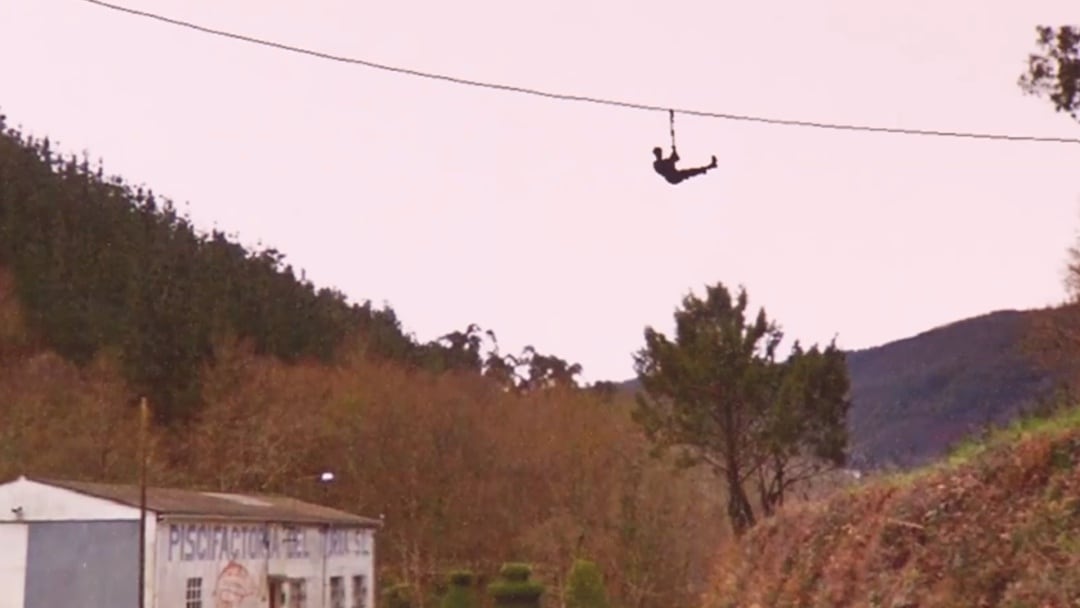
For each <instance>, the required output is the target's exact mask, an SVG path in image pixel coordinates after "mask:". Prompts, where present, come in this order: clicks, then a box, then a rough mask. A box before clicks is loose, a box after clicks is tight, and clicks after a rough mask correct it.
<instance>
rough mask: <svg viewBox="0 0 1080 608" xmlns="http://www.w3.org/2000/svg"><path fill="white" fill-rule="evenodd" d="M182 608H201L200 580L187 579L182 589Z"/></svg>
mask: <svg viewBox="0 0 1080 608" xmlns="http://www.w3.org/2000/svg"><path fill="white" fill-rule="evenodd" d="M184 608H202V579H201V578H189V579H187V586H186V587H185V588H184Z"/></svg>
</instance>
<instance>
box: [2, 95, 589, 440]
mask: <svg viewBox="0 0 1080 608" xmlns="http://www.w3.org/2000/svg"><path fill="white" fill-rule="evenodd" d="M0 266H2V267H6V268H9V269H11V270H12V272H13V273H14V281H15V286H16V289H17V291H18V297H19V300H20V301H21V302H22V303H23V305H24V307H25V310H26V314H27V323H28V325H29V327H30V329H31V330H32V332H33V333H34V334H35V335H36V336H38V337H39V338H40V339H41V340H43V341H44V343H45V344H46V345H48V346H49V347H50V348H51V349H53V350H55V351H56V352H57V353H59V354H61V355H62V356H64V357H65V358H67V359H69V360H71V361H73V362H75V363H77V364H79V365H82V364H85V363H86V362H88V361H89V360H91V359H92V358H93V357H94V356H95V355H96V354H97V353H99V352H102V351H110V352H115V353H117V356H118V360H119V361H120V364H121V367H122V371H123V374H124V377H125V378H126V379H127V381H128V382H129V383H130V384H131V385H132V386H133V387H135V388H136V390H138V391H141V392H144V393H147V394H148V395H149V396H150V397H151V398H152V399H153V400H154V402H155V403H157V404H158V405H159V409H158V414H159V415H160V417H161V419H162V420H163V421H166V422H168V421H171V420H175V419H185V418H187V417H189V416H190V415H191V414H192V413H193V412H194V411H196V410H197V409H198V407H199V406H200V404H201V403H203V401H204V400H203V391H202V381H203V378H202V376H201V374H200V370H202V368H203V367H204V366H205V365H206V364H207V363H212V362H213V361H214V360H215V352H214V343H215V340H217V339H219V338H223V337H226V336H235V337H237V338H240V339H244V340H249V341H250V342H251V344H252V345H253V346H254V348H255V352H256V353H258V354H260V355H272V356H274V357H277V358H279V359H280V360H282V361H286V362H296V361H304V360H309V361H320V362H324V363H328V362H332V361H335V360H337V358H338V357H339V355H340V353H341V352H342V349H343V348H346V349H354V350H355V349H356V348H357V347H358V345H359V348H360V349H361V350H362V352H364V353H365V354H366V356H368V357H371V358H372V359H375V360H388V361H394V362H396V363H399V364H402V365H405V366H407V367H411V368H419V369H426V370H430V371H449V370H458V371H461V370H464V371H471V372H473V373H477V374H484V375H487V376H489V377H491V378H492V379H493V380H495V381H497V382H500V383H502V384H504V385H508V386H512V387H515V388H518V389H522V390H525V389H530V388H535V387H537V386H549V385H552V384H567V385H574V384H575V376H576V375H577V374H578V373H580V371H581V370H580V366H576V365H573V364H570V363H568V362H566V361H564V360H562V359H560V358H558V357H554V356H550V355H541V354H539V353H536V352H535V351H533V350H532V349H526V351H525V352H524V353H522V355H521V356H519V357H516V358H515V357H509V356H505V355H503V354H500V353H499V351H498V347H497V344H494V343H493V340H494V334H493V333H491V332H483V331H481V330H480V328H479V327H476V326H470V327H469V328H467V329H466V330H465V331H456V332H452V333H450V334H448V335H446V336H444V337H443V338H441V339H439V340H435V341H432V342H429V343H421V342H419V341H417V340H415V339H414V338H413V337H412V336H411V335H408V334H406V333H405V332H404V331H403V330H402V326H401V323H400V322H399V320H398V319H397V317H396V315H395V314H394V311H393V309H392V308H390V307H384V308H381V309H379V308H374V307H372V305H371V303H370V302H365V303H363V304H350V303H348V302H347V301H346V298H345V296H344V295H343V294H342V293H340V292H339V291H336V290H333V289H328V288H321V289H317V288H315V286H313V285H312V284H311V283H310V282H308V281H306V280H301V279H298V278H297V276H296V274H295V272H294V270H293V268H292V267H291V266H290V265H288V264H286V263H285V262H284V259H283V256H282V254H281V253H280V252H278V251H276V250H274V249H262V250H249V249H247V248H245V247H243V246H241V245H239V244H237V243H236V242H233V241H232V240H230V239H229V237H228V236H227V235H226V234H225V233H223V232H221V231H217V230H215V231H212V232H211V233H209V234H200V233H199V232H197V231H196V230H195V229H194V227H193V226H192V224H191V222H190V221H189V220H188V219H187V218H185V217H183V216H181V215H180V214H178V213H177V210H176V209H175V207H174V205H173V203H172V201H170V200H169V199H167V198H164V197H161V196H158V195H156V194H155V193H154V192H153V191H152V190H149V189H144V188H142V187H140V186H134V185H132V184H129V183H126V182H125V181H124V180H123V179H122V178H119V177H106V176H105V173H104V170H103V168H102V167H101V165H100V164H98V165H93V166H92V165H91V163H90V162H89V160H88V159H86V158H83V159H79V158H77V157H73V156H72V157H66V158H65V157H63V156H61V155H59V154H58V153H56V152H55V151H54V150H53V147H52V144H51V143H50V141H49V140H48V139H40V140H38V139H34V138H33V137H30V136H24V135H23V134H22V133H21V132H19V131H18V130H16V129H11V128H8V127H7V126H6V125H5V122H4V118H3V116H0ZM485 345H486V347H487V352H486V353H485V352H483V350H482V348H483V347H484V346H485Z"/></svg>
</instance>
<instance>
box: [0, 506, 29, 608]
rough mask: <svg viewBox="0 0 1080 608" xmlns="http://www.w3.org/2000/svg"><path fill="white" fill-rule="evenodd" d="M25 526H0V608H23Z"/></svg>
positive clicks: (9, 524)
mask: <svg viewBox="0 0 1080 608" xmlns="http://www.w3.org/2000/svg"><path fill="white" fill-rule="evenodd" d="M27 530H28V528H27V526H26V524H11V523H8V524H0V608H23V597H24V593H23V591H24V588H25V586H24V584H23V581H24V579H25V577H24V575H23V573H24V572H25V571H26V538H27Z"/></svg>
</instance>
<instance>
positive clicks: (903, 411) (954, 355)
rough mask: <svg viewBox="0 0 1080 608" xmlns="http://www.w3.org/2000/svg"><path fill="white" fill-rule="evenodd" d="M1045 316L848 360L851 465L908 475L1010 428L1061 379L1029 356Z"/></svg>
mask: <svg viewBox="0 0 1080 608" xmlns="http://www.w3.org/2000/svg"><path fill="white" fill-rule="evenodd" d="M1046 314H1048V313H1047V312H1045V311H1038V310H1032V311H1015V310H1006V311H998V312H994V313H991V314H987V315H982V316H978V317H974V318H971V319H965V320H962V321H958V322H956V323H950V324H949V325H946V326H943V327H938V328H934V329H932V330H929V331H926V332H923V333H921V334H918V335H916V336H912V337H910V338H906V339H903V340H897V341H895V342H890V343H888V344H885V345H882V346H878V347H875V348H870V349H866V350H859V351H853V352H849V353H848V355H847V362H848V370H849V373H850V374H851V392H852V400H853V407H852V410H851V416H850V418H849V425H850V428H851V433H852V442H851V450H852V465H853V466H857V467H866V468H872V467H880V466H885V465H891V466H899V467H911V466H915V465H919V464H925V463H926V462H929V461H931V460H933V459H936V458H939V457H941V456H943V455H944V454H945V453H946V450H947V449H948V448H949V447H950V446H951V445H953V444H955V443H956V442H958V441H960V440H962V439H964V438H965V437H966V436H968V435H970V434H972V433H977V432H979V431H981V430H982V429H984V428H985V427H987V426H988V425H1003V424H1008V423H1009V422H1010V421H1012V420H1013V419H1015V418H1016V417H1017V416H1018V415H1019V414H1021V413H1022V412H1023V411H1024V410H1025V409H1026V408H1030V407H1032V406H1034V405H1035V404H1036V403H1037V402H1038V401H1039V400H1040V399H1043V398H1046V397H1048V396H1049V395H1050V393H1051V391H1052V390H1053V389H1054V388H1055V387H1056V386H1057V384H1058V382H1059V381H1060V380H1061V379H1062V378H1061V377H1060V376H1058V375H1055V374H1052V373H1051V372H1050V371H1048V370H1047V369H1046V368H1045V367H1043V366H1040V365H1039V364H1038V362H1037V361H1036V360H1035V358H1034V357H1033V355H1032V353H1031V352H1030V349H1029V348H1028V337H1029V336H1030V335H1031V333H1032V324H1033V322H1034V321H1035V320H1036V319H1037V318H1038V317H1040V316H1045V315H1046Z"/></svg>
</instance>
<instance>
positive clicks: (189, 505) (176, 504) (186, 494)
mask: <svg viewBox="0 0 1080 608" xmlns="http://www.w3.org/2000/svg"><path fill="white" fill-rule="evenodd" d="M27 479H29V480H30V481H36V482H38V483H43V484H47V485H51V486H55V487H58V488H64V489H67V490H71V491H74V492H79V493H81V494H87V495H90V496H95V497H97V498H103V499H105V500H111V501H113V502H117V503H121V504H125V505H128V506H132V507H135V508H138V507H139V486H137V485H120V484H107V483H92V482H86V481H67V480H58V479H44V478H40V477H35V478H30V477H28V478H27ZM146 508H147V510H149V511H153V512H155V513H157V514H159V515H161V516H164V517H169V516H174V517H205V518H208V519H209V518H216V519H230V520H247V521H260V522H278V523H318V524H341V525H345V524H347V525H359V526H366V527H377V526H380V525H381V524H382V522H380V521H379V520H377V519H372V518H370V517H363V516H360V515H354V514H352V513H348V512H345V511H339V510H337V509H331V508H329V507H323V506H321V505H316V504H311V503H308V502H304V501H301V500H297V499H295V498H289V497H287V496H274V495H263V494H226V493H219V492H200V491H197V490H177V489H171V488H152V487H147V488H146Z"/></svg>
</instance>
